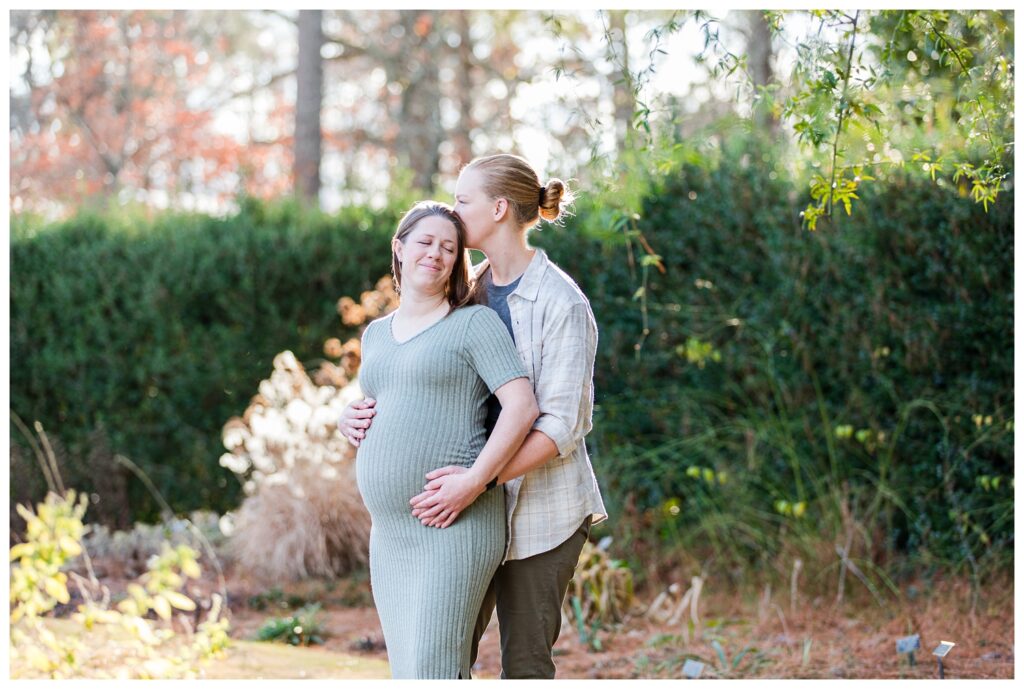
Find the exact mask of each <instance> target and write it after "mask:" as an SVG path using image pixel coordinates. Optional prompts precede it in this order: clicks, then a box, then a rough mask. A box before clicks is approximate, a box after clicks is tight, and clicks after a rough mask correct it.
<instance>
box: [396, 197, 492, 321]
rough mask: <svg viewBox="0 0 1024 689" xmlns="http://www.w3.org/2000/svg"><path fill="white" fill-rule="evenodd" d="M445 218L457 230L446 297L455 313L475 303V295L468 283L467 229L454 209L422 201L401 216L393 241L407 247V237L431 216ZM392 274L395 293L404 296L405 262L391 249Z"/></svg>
mask: <svg viewBox="0 0 1024 689" xmlns="http://www.w3.org/2000/svg"><path fill="white" fill-rule="evenodd" d="M432 215H433V216H437V217H439V218H444V219H445V220H447V221H448V222H450V223H451V224H452V225H453V226H454V227H455V236H456V238H457V239H456V247H455V265H454V266H452V274H451V275H450V276H449V277H448V284H446V285H445V288H444V293H445V297H446V298H447V299H448V304H449V305H450V306H451V307H452V310H455V309H457V308H459V307H460V306H466V305H467V304H470V303H472V302H473V293H472V290H471V289H470V282H469V257H468V256H467V254H468V250H467V249H466V226H465V225H463V224H462V219H461V218H459V216H457V215H456V214H455V211H453V210H452V207H451V206H449V205H448V204H447V203H441V202H440V201H420V202H419V203H417V204H416V205H414V206H413V207H412V208H410V209H409V210H408V211H406V213H405V215H403V216H402V219H401V220H400V221H399V222H398V229H397V230H395V236H394V238H393V239H397V240H398V241H400V242H402V243H403V244H405V239H406V237H408V236H409V234H410V233H411V232H412V231H413V230H414V229H415V228H416V225H418V224H419V222H420V221H421V220H423V219H424V218H427V217H430V216H432ZM391 274H392V275H393V276H394V280H395V291H396V292H398V293H399V294H401V293H402V262H401V261H399V260H398V254H397V253H396V252H395V250H394V247H392V249H391Z"/></svg>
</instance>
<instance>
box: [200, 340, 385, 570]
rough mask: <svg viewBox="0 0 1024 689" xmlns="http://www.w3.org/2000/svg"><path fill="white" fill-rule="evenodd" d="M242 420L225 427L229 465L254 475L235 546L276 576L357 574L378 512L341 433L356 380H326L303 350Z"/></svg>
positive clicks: (281, 358) (289, 357)
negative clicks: (305, 363)
mask: <svg viewBox="0 0 1024 689" xmlns="http://www.w3.org/2000/svg"><path fill="white" fill-rule="evenodd" d="M259 391H260V394H259V395H257V396H256V397H255V398H254V399H253V402H252V404H251V405H250V406H249V408H248V409H247V410H246V412H245V415H244V416H243V417H242V418H237V417H236V418H233V419H231V420H229V421H228V422H227V424H225V426H224V430H223V434H222V437H223V441H224V446H225V447H226V448H227V449H228V450H229V452H227V453H225V454H224V455H222V456H221V459H220V464H221V466H223V467H225V468H227V469H229V470H231V471H233V472H234V473H236V474H238V475H239V476H243V477H245V479H246V480H245V484H244V490H245V493H246V498H245V500H244V502H243V503H242V506H241V508H240V509H239V510H238V511H237V512H236V513H235V514H234V515H233V525H232V527H231V535H230V538H229V542H228V551H229V553H230V554H231V556H232V557H233V558H234V559H235V561H236V562H237V563H238V564H239V565H241V566H242V567H243V568H244V569H245V570H246V571H248V572H251V573H253V574H254V575H256V576H257V577H261V578H266V579H273V580H279V579H292V580H294V579H301V578H304V577H307V576H334V575H338V574H344V573H347V572H349V571H351V570H353V569H355V568H358V567H360V566H363V565H365V564H366V562H367V557H368V547H369V546H368V543H369V533H370V516H369V513H367V511H366V508H365V507H364V506H363V503H362V499H361V498H360V496H359V491H358V489H357V487H356V480H355V448H353V447H352V446H351V445H349V443H348V441H346V440H345V439H344V438H343V437H342V436H341V435H340V434H339V433H337V432H336V431H337V426H336V423H337V419H338V417H339V416H340V415H341V412H342V410H343V409H344V408H345V405H346V404H348V403H349V402H350V401H352V400H353V399H356V398H358V397H359V396H360V395H361V393H360V391H359V387H358V385H357V384H356V383H348V384H347V385H345V386H344V387H341V388H338V387H334V386H332V385H317V384H316V383H314V382H313V380H312V379H310V377H309V376H308V375H307V374H306V371H305V369H304V368H303V367H302V364H300V363H299V362H298V361H297V360H296V358H295V355H294V354H292V353H291V352H282V353H281V354H278V355H277V356H276V357H274V371H273V373H271V375H270V378H269V379H268V380H264V381H263V382H262V383H260V386H259Z"/></svg>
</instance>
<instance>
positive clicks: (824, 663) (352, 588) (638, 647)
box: [61, 563, 1014, 679]
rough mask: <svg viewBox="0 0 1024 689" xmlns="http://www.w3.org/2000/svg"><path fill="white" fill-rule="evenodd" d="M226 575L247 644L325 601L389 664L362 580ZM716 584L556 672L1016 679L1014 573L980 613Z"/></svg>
mask: <svg viewBox="0 0 1024 689" xmlns="http://www.w3.org/2000/svg"><path fill="white" fill-rule="evenodd" d="M101 564H102V563H101ZM100 570H101V571H103V570H105V571H107V572H108V576H106V577H105V578H104V579H103V583H104V584H106V585H108V586H109V587H110V588H111V590H112V591H113V592H114V593H117V592H118V591H123V590H124V586H125V585H126V584H127V582H128V580H127V579H126V578H124V577H123V576H116V574H119V572H116V567H114V566H108V567H106V568H103V567H102V566H101V567H100ZM226 579H227V592H228V598H229V609H230V616H231V632H230V633H231V636H232V637H233V638H238V639H251V638H253V636H254V634H255V632H256V630H258V629H259V627H260V626H261V625H262V624H263V623H264V622H265V621H266V620H267V619H269V618H270V617H283V616H286V615H290V614H291V612H292V611H293V610H294V609H295V607H296V606H298V605H301V604H302V603H303V602H308V603H313V602H317V603H320V604H321V606H322V612H321V620H322V621H323V625H324V635H325V639H324V644H323V648H325V649H327V650H333V651H339V652H344V653H349V654H355V655H365V656H369V657H375V658H380V659H382V660H386V659H387V653H386V651H385V649H384V645H383V637H382V634H381V629H380V624H379V622H378V619H377V615H376V612H375V610H374V609H373V607H372V597H371V595H370V589H369V582H368V581H367V580H366V577H365V575H363V576H361V577H360V576H356V577H353V578H350V579H338V580H333V581H326V580H310V581H304V582H297V583H288V584H278V585H276V586H275V585H274V584H272V583H265V582H259V581H254V580H252V579H250V578H248V577H247V576H246V575H245V573H242V572H236V571H232V570H230V569H229V570H228V571H227V572H226ZM275 588H276V589H277V592H274V591H273V589H275ZM711 588H712V587H708V588H705V590H704V593H703V595H702V597H701V599H700V625H699V626H698V627H694V628H692V630H691V629H690V628H686V629H684V625H687V627H688V622H689V617H688V616H685V617H684V620H685V621H684V622H683V623H679V624H676V625H674V626H672V625H669V624H667V623H665V622H656V621H652V620H651V619H648V618H647V617H646V616H645V615H644V614H643V612H644V609H645V606H646V605H648V604H649V603H650V601H651V600H652V599H653V598H654V596H655V595H656V593H657V592H652V593H651V594H649V595H647V594H645V593H641V594H640V595H639V601H638V605H637V609H636V611H635V612H634V614H632V615H630V616H628V617H627V619H625V620H624V621H623V622H622V623H620V624H617V625H614V626H613V627H611V628H606V629H601V630H599V631H598V632H597V643H592V644H584V643H581V640H580V637H579V634H578V633H577V631H576V630H575V629H574V628H571V627H570V626H569V625H566V626H565V627H564V628H563V630H562V633H561V636H560V638H559V640H558V643H557V644H556V645H555V664H556V667H557V673H558V677H560V678H577V679H598V678H618V679H633V678H680V677H682V666H683V663H684V662H685V661H686V660H687V659H694V660H697V661H700V662H702V663H704V670H703V675H702V677H704V678H710V677H720V678H734V679H739V678H827V679H838V678H875V679H897V678H937V677H938V670H937V663H936V659H935V658H934V657H933V656H932V655H931V651H932V649H933V648H935V646H937V645H938V643H939V641H940V640H949V641H954V642H956V644H957V646H956V647H955V648H954V649H953V650H952V652H951V653H950V654H949V656H948V657H947V659H946V660H945V661H944V665H945V676H946V678H948V679H956V678H976V679H983V678H1012V677H1013V676H1014V674H1013V671H1014V666H1013V662H1014V657H1013V641H1014V635H1013V632H1014V626H1013V622H1014V605H1013V603H1014V598H1013V582H1012V580H1011V579H1009V578H1007V579H1006V580H1004V581H1001V582H997V583H993V584H990V585H988V586H987V587H986V589H985V590H983V591H982V592H981V596H980V598H979V599H978V600H979V602H978V604H977V605H976V607H975V609H974V610H973V611H972V610H971V605H970V600H971V595H970V587H969V584H968V583H967V582H966V581H960V580H956V579H947V580H935V581H932V582H931V583H930V586H925V585H924V584H921V583H920V582H917V586H916V588H917V589H919V590H924V591H926V592H927V593H926V594H920V593H919V594H917V595H916V596H915V597H914V598H913V600H911V599H910V596H909V595H908V592H909V591H912V590H913V587H911V586H910V585H906V586H904V587H902V590H903V593H904V595H903V596H902V598H903V602H901V603H898V604H892V605H890V606H889V607H885V608H883V607H882V606H880V605H878V604H877V603H876V602H874V600H873V599H872V598H871V597H870V596H869V595H867V593H866V592H863V591H861V592H860V593H863V596H861V597H855V594H856V593H858V592H857V591H854V592H853V593H848V599H847V601H846V602H845V603H844V604H843V605H841V606H838V607H837V606H836V605H835V603H834V600H833V599H831V598H829V599H825V598H821V597H819V598H813V599H808V600H804V599H801V600H799V601H798V602H797V605H795V606H791V605H790V601H789V600H788V598H789V596H788V593H777V594H776V595H775V596H774V597H773V598H772V599H770V600H768V601H767V604H766V602H765V601H764V600H763V598H762V597H761V596H760V595H759V593H758V592H755V591H747V592H745V593H744V594H742V595H741V594H737V593H736V592H727V591H715V590H710V589H711ZM218 590H219V585H218V581H217V579H216V576H215V574H214V573H213V572H212V570H211V569H210V568H206V569H205V570H204V578H203V580H201V581H200V582H195V583H192V584H190V585H189V588H188V589H187V591H186V592H187V593H189V594H190V595H192V596H193V597H194V598H200V599H204V598H205V599H208V598H209V596H210V594H211V593H213V592H216V591H218ZM289 599H290V600H289ZM75 604H76V602H75V601H74V600H73V601H72V602H71V604H70V605H69V606H61V607H62V608H64V609H65V612H66V611H68V610H69V609H70V608H73V607H74V605H75ZM914 633H917V634H920V636H921V649H920V650H919V651H918V652H917V654H916V659H917V663H916V665H915V666H913V667H911V666H910V664H909V662H908V660H907V659H906V657H901V656H897V654H896V649H895V641H896V639H897V638H898V637H901V636H906V635H909V634H914ZM687 636H688V637H689V638H688V639H687V638H686V637H687ZM714 642H717V644H718V648H717V649H716V647H715V643H714ZM597 646H599V648H597ZM718 649H720V651H721V653H720V652H719V650H718ZM723 657H724V661H725V662H724V663H723V662H722V659H723ZM499 673H500V650H499V642H498V630H497V624H496V622H494V621H492V624H491V627H490V628H489V629H488V631H487V633H486V634H485V635H484V638H483V640H482V642H481V650H480V660H479V661H478V663H477V665H476V666H475V667H474V674H475V675H476V676H478V677H484V678H488V677H490V678H494V677H497V676H498V675H499Z"/></svg>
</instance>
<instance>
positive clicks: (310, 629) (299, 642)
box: [256, 603, 326, 646]
mask: <svg viewBox="0 0 1024 689" xmlns="http://www.w3.org/2000/svg"><path fill="white" fill-rule="evenodd" d="M319 612H320V604H319V603H311V604H309V605H306V606H304V607H302V608H301V609H299V610H297V611H296V612H295V614H294V615H289V616H287V617H272V618H270V619H269V620H267V621H266V622H264V623H263V624H262V625H260V628H259V630H258V631H257V632H256V639H257V640H258V641H284V642H285V643H287V644H289V645H291V646H311V645H313V644H322V643H323V642H324V637H325V636H326V634H325V632H324V625H323V622H322V621H321V620H320V619H319V618H318V614H319Z"/></svg>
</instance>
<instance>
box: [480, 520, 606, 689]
mask: <svg viewBox="0 0 1024 689" xmlns="http://www.w3.org/2000/svg"><path fill="white" fill-rule="evenodd" d="M589 535H590V517H587V518H586V519H584V520H583V524H581V525H580V528H578V529H576V531H575V532H574V533H573V535H572V536H570V537H569V538H568V539H567V540H566V541H565V542H564V543H562V544H561V545H559V546H556V547H554V548H552V549H551V550H548V551H546V552H543V553H538V554H537V555H534V556H532V557H528V558H525V559H522V560H509V561H507V562H505V563H504V564H503V565H501V566H500V567H498V571H497V572H495V573H494V578H492V579H491V584H490V586H489V587H488V588H487V593H486V594H485V595H484V602H483V605H482V606H481V608H480V615H479V616H478V617H477V621H476V628H475V629H474V631H473V645H472V650H471V656H470V657H471V661H470V663H471V664H472V663H475V662H476V656H477V650H478V647H479V644H480V637H481V636H483V634H484V630H485V629H487V625H488V623H489V622H490V621H491V615H492V614H493V612H494V610H495V608H497V610H498V635H499V637H500V639H501V678H502V679H554V677H555V663H554V661H552V660H551V648H552V647H553V646H554V645H555V641H557V640H558V632H559V631H560V630H561V627H562V613H561V610H562V599H563V598H565V592H566V590H567V589H568V588H569V581H570V580H571V579H572V574H573V571H574V570H575V569H576V563H577V562H578V561H579V558H580V552H581V551H582V550H583V544H584V543H586V541H587V538H588V536H589Z"/></svg>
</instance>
